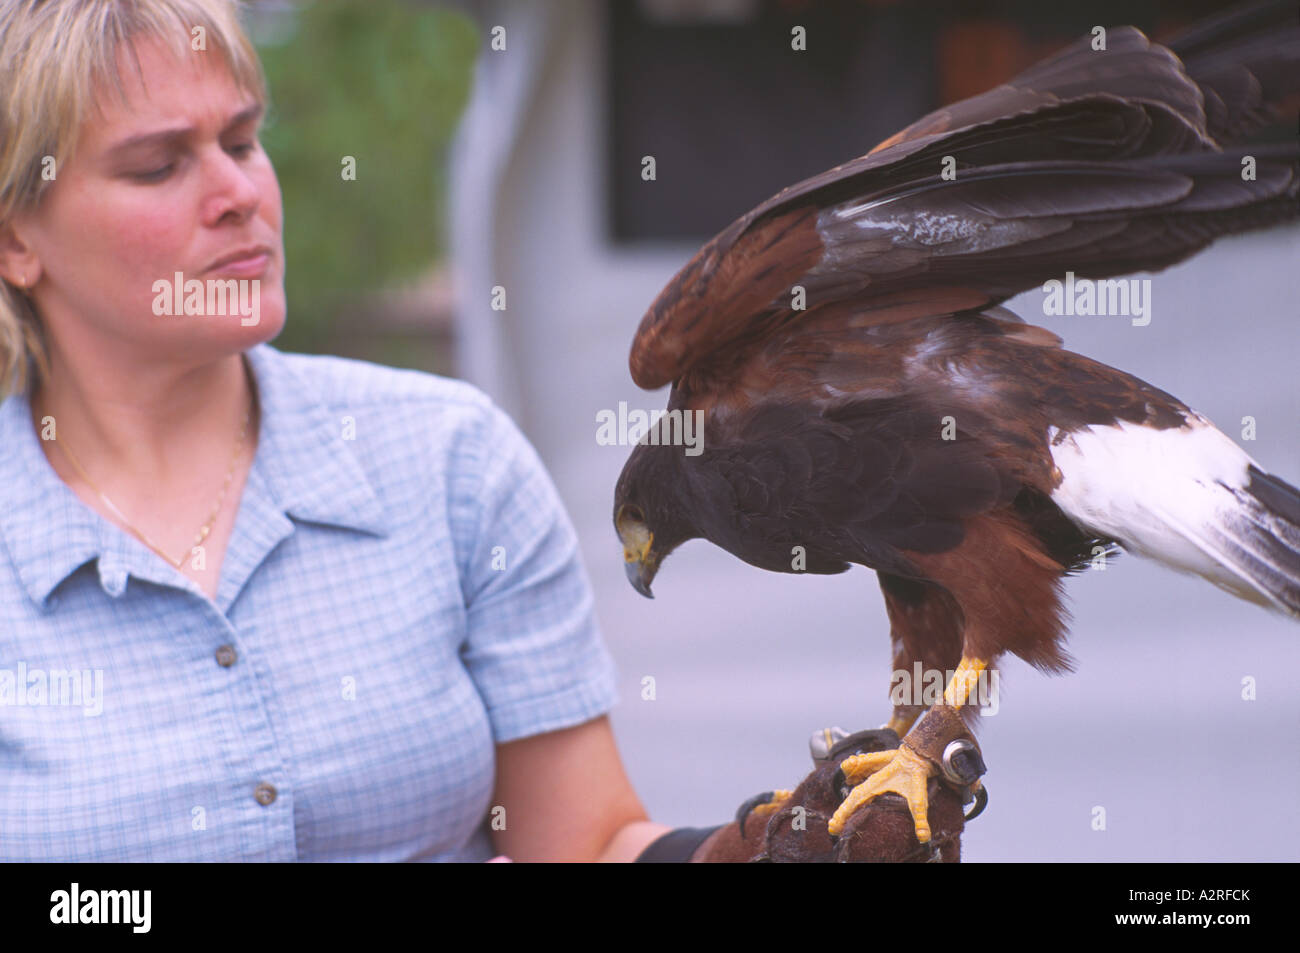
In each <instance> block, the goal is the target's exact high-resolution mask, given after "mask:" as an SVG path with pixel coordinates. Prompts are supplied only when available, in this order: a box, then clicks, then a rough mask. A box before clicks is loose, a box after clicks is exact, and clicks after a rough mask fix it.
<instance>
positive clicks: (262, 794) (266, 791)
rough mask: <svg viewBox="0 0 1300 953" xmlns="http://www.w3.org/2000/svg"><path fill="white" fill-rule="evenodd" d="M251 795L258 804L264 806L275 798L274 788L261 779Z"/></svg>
mask: <svg viewBox="0 0 1300 953" xmlns="http://www.w3.org/2000/svg"><path fill="white" fill-rule="evenodd" d="M253 797H255V798H257V803H258V804H260V805H262V807H266V806H267V805H268V804H270V803H271V802H272V801H274V800H275V788H274V787H273V786H272V785H270V784H267V783H266V782H265V781H263V782H262V783H261V784H259V785H258V786H257V790H256V791H254V792H253Z"/></svg>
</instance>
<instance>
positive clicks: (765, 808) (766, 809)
mask: <svg viewBox="0 0 1300 953" xmlns="http://www.w3.org/2000/svg"><path fill="white" fill-rule="evenodd" d="M792 794H794V792H793V791H786V790H781V791H773V792H772V799H771V800H770V801H768V802H767V803H766V804H759V805H757V806H756V807H753V808H750V811H749V813H751V814H757V815H758V816H759V817H766V816H767V815H769V814H775V813H776V812H777V811H779V810H780V809H781V805H783V804H784V803H785V802H786V801H788V800H790V795H792Z"/></svg>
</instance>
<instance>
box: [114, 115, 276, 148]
mask: <svg viewBox="0 0 1300 953" xmlns="http://www.w3.org/2000/svg"><path fill="white" fill-rule="evenodd" d="M263 110H264V107H263V106H262V104H261V103H254V104H253V105H251V106H249V107H247V108H246V109H241V110H240V111H239V112H237V113H236V114H235V115H234V116H233V117H232V118H231V120H230V121H229V122H227V123H226V126H225V129H223V130H222V132H226V131H228V130H230V129H233V128H235V127H236V126H242V125H243V124H244V123H247V122H252V121H253V120H255V119H260V118H261V116H262V112H263ZM193 131H194V127H193V126H180V127H178V128H175V129H162V130H159V131H158V132H144V133H140V134H139V135H136V136H129V137H128V138H126V139H123V140H122V141H121V142H119V143H117V144H115V145H113V146H110V147H109V148H108V149H106V150H104V157H105V158H110V159H111V158H112V157H114V156H116V155H118V154H120V153H123V152H126V151H127V150H129V149H132V148H134V147H136V146H140V145H145V144H147V143H153V142H167V141H170V140H172V139H183V138H184V137H186V136H188V135H189V134H190V133H192V132H193Z"/></svg>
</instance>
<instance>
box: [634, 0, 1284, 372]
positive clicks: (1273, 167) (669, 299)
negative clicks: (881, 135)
mask: <svg viewBox="0 0 1300 953" xmlns="http://www.w3.org/2000/svg"><path fill="white" fill-rule="evenodd" d="M1274 6H1275V7H1276V5H1274ZM1216 37H1217V39H1216ZM1178 48H1179V49H1181V50H1183V51H1184V52H1185V54H1186V55H1187V56H1188V57H1189V63H1190V64H1191V65H1189V66H1188V67H1186V68H1185V67H1184V65H1183V63H1182V62H1181V61H1180V60H1179V59H1178V57H1177V56H1175V55H1174V53H1173V52H1171V51H1170V50H1169V49H1166V48H1165V47H1162V46H1159V45H1156V44H1152V43H1149V42H1148V41H1147V39H1146V37H1144V36H1143V35H1142V34H1141V33H1140V32H1139V31H1137V30H1135V29H1132V28H1129V27H1124V28H1117V29H1112V30H1110V31H1109V34H1108V45H1107V50H1106V51H1105V52H1097V51H1093V50H1092V49H1091V47H1090V45H1089V42H1088V40H1087V39H1086V38H1085V39H1084V40H1082V41H1080V42H1079V43H1076V44H1074V45H1072V46H1071V47H1068V48H1067V49H1065V50H1063V51H1062V52H1061V53H1059V54H1057V55H1056V56H1054V57H1051V58H1050V59H1048V60H1045V61H1044V62H1042V63H1040V64H1038V65H1037V66H1035V67H1033V68H1031V69H1030V70H1028V71H1026V72H1025V73H1022V74H1021V75H1020V76H1018V77H1017V78H1016V79H1014V80H1012V81H1011V82H1010V83H1008V84H1006V85H1004V86H1000V87H998V88H997V89H994V90H991V91H989V92H988V93H985V94H982V95H981V96H976V97H973V98H972V99H968V100H965V101H963V102H961V103H957V104H954V105H952V106H949V107H946V108H945V109H942V110H939V111H937V112H935V113H932V114H931V115H930V116H927V117H925V118H924V119H922V120H920V121H919V122H918V123H916V124H913V125H912V126H910V127H908V129H906V130H904V131H903V132H901V133H899V134H898V135H897V136H894V137H892V138H891V139H889V140H886V142H884V143H882V144H881V145H880V146H878V147H877V148H876V149H875V150H873V151H872V152H871V153H870V154H868V155H866V156H863V157H861V158H858V159H855V160H853V161H852V162H848V163H845V164H844V165H841V166H838V167H836V168H834V169H831V170H828V171H827V172H824V173H822V174H820V175H817V176H814V177H812V178H810V179H808V180H806V181H804V182H801V183H799V184H797V185H795V186H792V187H790V188H787V189H785V190H783V191H782V192H780V193H778V194H777V195H776V196H773V197H772V198H771V199H769V200H768V201H767V202H764V203H763V204H762V205H759V206H758V207H757V208H755V209H753V210H752V211H750V212H748V213H747V214H746V215H744V216H742V217H741V218H740V219H738V220H737V221H736V222H734V223H732V225H731V226H729V227H728V228H727V229H726V230H724V231H723V232H721V233H720V234H719V235H717V236H715V237H714V238H713V239H712V240H711V241H710V242H709V243H708V244H706V245H705V246H704V247H703V248H702V249H701V250H700V251H699V253H698V254H696V255H695V257H694V258H692V260H691V261H690V262H688V263H687V265H686V266H685V267H684V268H683V269H682V270H681V271H680V272H679V273H678V274H677V276H676V277H674V279H673V280H672V281H671V282H670V283H669V284H668V286H667V287H665V289H664V290H663V292H662V293H661V294H660V295H659V297H658V299H657V300H656V301H655V302H654V304H653V305H652V306H651V308H650V310H649V311H648V312H647V314H646V315H645V317H644V318H643V319H642V322H641V326H640V328H639V329H638V331H637V335H636V339H635V340H634V342H633V346H632V353H631V357H630V367H631V371H632V376H633V379H634V380H635V381H636V382H637V384H639V385H640V386H642V387H645V388H654V387H659V386H662V385H663V384H665V383H668V382H670V381H674V380H677V379H678V378H680V377H682V376H683V375H684V374H686V373H687V372H688V371H690V372H691V373H692V376H693V377H695V378H696V379H697V381H698V380H700V379H703V378H705V377H707V376H709V375H711V374H714V373H718V374H723V375H725V374H726V373H727V369H728V368H730V367H734V366H735V365H736V363H737V362H741V361H743V360H745V359H747V356H748V355H749V353H750V352H752V350H753V349H754V348H756V347H759V346H761V345H762V343H763V342H764V341H765V340H766V339H767V338H769V337H770V336H772V335H773V334H775V333H776V332H777V331H778V330H779V329H780V328H782V327H783V326H785V325H786V324H788V323H790V322H791V321H798V320H804V319H805V316H806V315H805V312H803V311H795V310H793V309H792V297H791V295H792V289H793V288H794V287H795V286H800V287H802V288H803V289H804V293H805V295H806V300H805V302H804V303H805V307H806V308H807V309H809V312H808V313H811V310H812V309H815V308H817V307H820V306H824V305H827V304H831V303H834V302H836V301H839V300H843V299H848V298H852V299H854V300H855V301H866V300H874V302H875V303H876V305H877V307H876V308H874V309H871V311H872V313H873V318H872V319H874V320H880V321H884V322H889V321H894V320H897V319H898V318H897V312H896V311H895V310H894V309H893V307H892V304H891V302H897V301H899V300H902V299H900V298H899V297H898V296H899V295H903V296H904V298H905V299H906V300H907V301H908V302H909V304H908V313H911V311H912V310H915V309H916V308H918V307H920V308H922V309H924V308H925V307H926V304H925V299H926V295H934V296H935V297H934V300H933V302H932V304H931V305H930V308H931V310H930V313H932V314H939V313H944V312H945V311H954V310H960V309H969V308H981V307H985V306H989V305H993V304H996V303H997V302H1000V301H1002V300H1005V299H1006V298H1007V297H1009V296H1010V295H1012V294H1015V293H1017V292H1019V291H1023V290H1025V289H1027V288H1031V287H1034V286H1036V285H1039V284H1041V283H1042V282H1043V281H1045V280H1047V279H1048V278H1051V277H1060V276H1061V275H1062V274H1063V273H1064V271H1065V270H1067V269H1068V270H1072V271H1074V272H1075V273H1076V274H1078V275H1080V276H1081V277H1094V278H1100V277H1106V276H1109V275H1115V274H1124V273H1128V272H1132V271H1137V270H1157V269H1160V268H1164V267H1167V266H1168V265H1170V264H1173V263H1175V262H1177V261H1180V260H1182V259H1184V258H1186V257H1187V256H1188V255H1190V254H1192V253H1193V252H1195V251H1197V250H1198V249H1200V248H1203V247H1204V246H1205V245H1206V244H1208V243H1209V242H1210V241H1212V240H1213V239H1214V238H1216V237H1218V236H1219V235H1223V234H1227V233H1230V232H1235V231H1242V230H1246V229H1249V228H1256V227H1260V226H1263V225H1266V224H1270V223H1272V222H1274V221H1279V220H1282V219H1285V218H1290V217H1294V216H1295V215H1296V214H1297V213H1298V212H1300V203H1297V191H1298V190H1300V165H1298V163H1297V160H1296V157H1295V152H1294V150H1286V151H1283V152H1282V153H1280V154H1279V153H1278V152H1272V153H1270V152H1268V151H1266V150H1262V149H1252V150H1251V153H1252V154H1253V155H1256V157H1257V160H1258V163H1259V165H1258V176H1257V178H1256V179H1255V180H1254V181H1243V180H1242V178H1241V165H1240V158H1239V157H1238V156H1236V155H1230V154H1225V153H1223V152H1221V151H1219V148H1220V145H1219V142H1220V139H1221V137H1225V136H1230V135H1237V134H1240V133H1241V132H1243V131H1246V130H1249V129H1250V128H1253V127H1254V126H1255V125H1257V124H1258V123H1259V122H1260V121H1261V117H1262V116H1264V115H1265V114H1266V113H1267V107H1268V105H1269V104H1270V103H1273V102H1276V101H1278V100H1279V98H1281V97H1284V96H1286V95H1288V94H1289V93H1291V92H1294V90H1295V89H1296V86H1297V82H1298V81H1300V27H1297V25H1296V22H1295V17H1294V14H1293V13H1292V14H1290V15H1289V16H1285V17H1280V16H1279V14H1278V12H1277V10H1276V9H1273V10H1272V12H1271V13H1270V14H1269V17H1267V18H1265V19H1260V18H1256V19H1254V20H1246V21H1243V20H1241V19H1238V20H1233V21H1231V22H1230V23H1228V24H1227V25H1226V26H1220V27H1219V33H1218V34H1215V33H1214V31H1213V30H1210V31H1208V32H1207V31H1205V30H1202V31H1199V32H1198V31H1193V32H1192V33H1190V34H1188V35H1187V37H1186V38H1185V39H1184V40H1183V41H1181V46H1179V47H1178ZM1207 109H1208V112H1207ZM947 155H952V156H954V158H955V160H956V164H957V174H956V179H955V181H948V180H945V179H943V178H942V177H941V176H940V174H939V173H940V161H941V160H942V158H943V157H944V156H947ZM953 300H960V301H962V302H963V303H962V304H961V305H959V306H955V307H954V306H953V305H952V301H953ZM865 313H866V312H864V314H865ZM864 320H869V319H867V318H864ZM697 389H698V388H697Z"/></svg>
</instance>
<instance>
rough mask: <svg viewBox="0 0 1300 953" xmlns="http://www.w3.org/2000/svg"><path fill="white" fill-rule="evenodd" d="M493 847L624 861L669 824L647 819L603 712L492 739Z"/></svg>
mask: <svg viewBox="0 0 1300 953" xmlns="http://www.w3.org/2000/svg"><path fill="white" fill-rule="evenodd" d="M496 757H497V769H496V770H497V781H496V791H495V793H494V796H493V801H492V804H493V806H497V805H500V806H503V807H504V808H505V822H506V826H505V830H500V831H493V832H492V837H493V842H494V844H495V846H496V849H497V851H499V852H500V853H502V854H505V855H506V856H507V857H509V858H510V859H511V860H516V861H632V860H635V859H636V857H637V855H638V854H640V853H641V851H642V850H644V849H645V848H646V846H647V845H648V844H650V842H651V841H653V840H655V839H656V838H657V837H659V836H660V835H661V834H666V833H667V832H668V831H669V830H670V829H671V828H668V827H665V826H664V825H663V824H655V823H652V822H651V821H649V820H647V818H646V813H645V808H643V807H642V806H641V801H640V800H639V799H638V798H637V796H636V792H635V791H633V790H632V785H631V783H630V782H629V781H628V779H627V775H626V774H625V773H624V771H623V762H622V760H621V759H620V758H619V756H618V749H617V747H615V745H614V734H613V732H612V731H611V730H610V727H609V718H608V716H603V715H602V716H601V717H600V718H595V719H593V720H591V721H588V722H585V723H583V724H581V725H576V726H574V727H572V728H565V729H562V730H560V731H551V732H547V733H545V734H541V735H533V736H532V737H529V738H520V739H519V740H518V741H511V742H507V743H506V744H503V745H497V749H496Z"/></svg>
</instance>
